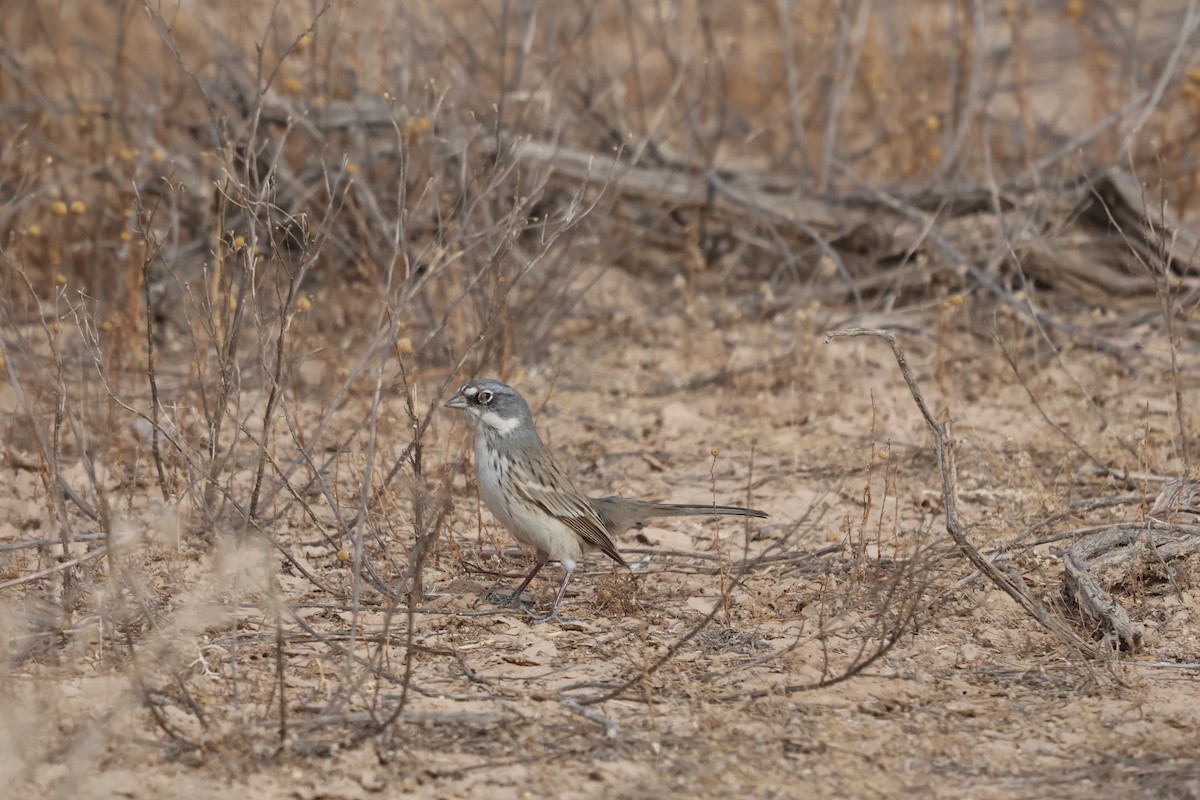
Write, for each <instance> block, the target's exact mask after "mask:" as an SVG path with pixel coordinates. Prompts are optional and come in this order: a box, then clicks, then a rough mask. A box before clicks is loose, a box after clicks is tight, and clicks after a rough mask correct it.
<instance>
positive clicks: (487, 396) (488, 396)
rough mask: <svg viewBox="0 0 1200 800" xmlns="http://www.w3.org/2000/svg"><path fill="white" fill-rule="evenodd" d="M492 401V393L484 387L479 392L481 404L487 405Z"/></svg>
mask: <svg viewBox="0 0 1200 800" xmlns="http://www.w3.org/2000/svg"><path fill="white" fill-rule="evenodd" d="M490 402H492V393H491V392H489V391H488V390H487V389H484V390H483V391H482V392H480V393H479V405H481V406H486V405H487V404H488V403H490Z"/></svg>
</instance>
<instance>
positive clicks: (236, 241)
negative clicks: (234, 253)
mask: <svg viewBox="0 0 1200 800" xmlns="http://www.w3.org/2000/svg"><path fill="white" fill-rule="evenodd" d="M233 246H234V247H236V248H238V249H239V250H240V249H241V248H243V247H245V246H246V237H245V236H235V237H233Z"/></svg>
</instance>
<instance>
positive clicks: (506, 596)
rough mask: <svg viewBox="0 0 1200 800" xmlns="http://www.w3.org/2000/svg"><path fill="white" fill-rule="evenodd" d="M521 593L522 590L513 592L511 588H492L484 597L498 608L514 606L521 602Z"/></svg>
mask: <svg viewBox="0 0 1200 800" xmlns="http://www.w3.org/2000/svg"><path fill="white" fill-rule="evenodd" d="M523 594H524V593H523V592H514V591H512V590H511V589H493V590H492V591H490V592H488V593H487V594H486V595H485V599H486V600H488V601H489V602H491V603H495V604H496V605H498V606H499V607H500V608H516V607H517V606H519V605H521V604H522V602H523V601H522V600H521V597H522V595H523Z"/></svg>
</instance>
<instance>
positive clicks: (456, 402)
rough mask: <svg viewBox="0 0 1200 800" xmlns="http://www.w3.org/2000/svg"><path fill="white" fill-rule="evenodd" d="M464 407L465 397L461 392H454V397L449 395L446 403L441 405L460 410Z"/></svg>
mask: <svg viewBox="0 0 1200 800" xmlns="http://www.w3.org/2000/svg"><path fill="white" fill-rule="evenodd" d="M466 407H467V398H465V397H463V393H462V392H458V393H456V394H455V395H454V397H451V398H450V399H449V400H447V401H446V405H445V406H443V408H457V409H460V410H461V409H464V408H466Z"/></svg>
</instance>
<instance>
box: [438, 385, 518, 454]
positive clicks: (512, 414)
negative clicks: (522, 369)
mask: <svg viewBox="0 0 1200 800" xmlns="http://www.w3.org/2000/svg"><path fill="white" fill-rule="evenodd" d="M446 408H456V409H458V410H459V411H465V412H466V414H467V423H468V424H469V425H470V426H471V428H472V429H474V430H475V432H476V433H482V434H485V435H487V436H488V437H490V438H494V439H505V438H509V437H512V438H513V439H516V440H518V441H519V440H521V439H529V438H533V439H538V438H539V437H538V435H537V431H536V430H534V427H533V415H532V414H530V413H529V404H528V403H526V402H525V398H524V397H521V394H520V392H518V391H517V390H516V389H514V388H512V387H511V386H509V385H508V384H507V383H502V382H500V381H497V380H492V379H491V378H484V379H483V380H478V381H471V382H470V383H464V384H463V385H462V388H461V389H459V390H458V394H456V395H454V397H451V398H450V400H449V401H447V402H446Z"/></svg>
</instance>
